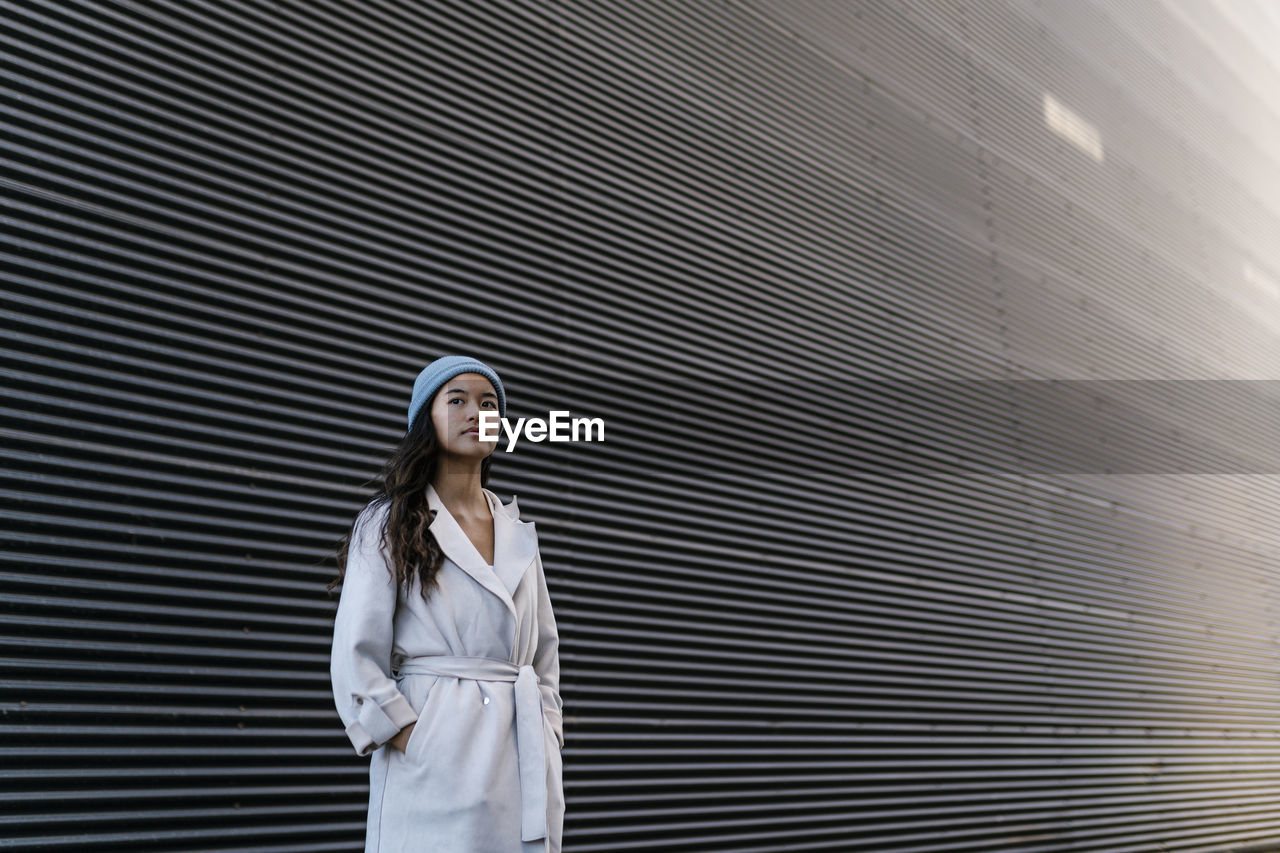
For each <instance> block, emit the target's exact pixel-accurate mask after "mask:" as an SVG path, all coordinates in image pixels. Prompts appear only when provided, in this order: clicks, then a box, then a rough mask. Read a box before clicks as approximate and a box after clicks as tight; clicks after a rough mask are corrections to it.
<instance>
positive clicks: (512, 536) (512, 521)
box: [427, 483, 538, 614]
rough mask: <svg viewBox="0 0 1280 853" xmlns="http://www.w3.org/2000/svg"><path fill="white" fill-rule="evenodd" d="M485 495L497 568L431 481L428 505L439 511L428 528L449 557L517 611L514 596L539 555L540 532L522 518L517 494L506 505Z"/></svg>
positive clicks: (491, 495)
mask: <svg viewBox="0 0 1280 853" xmlns="http://www.w3.org/2000/svg"><path fill="white" fill-rule="evenodd" d="M484 494H485V497H486V498H487V499H488V501H489V509H490V511H491V512H492V513H493V563H494V568H492V569H490V568H489V565H488V564H487V563H486V562H485V561H484V558H483V557H481V556H480V552H479V551H477V550H476V546H475V545H473V544H471V539H470V538H468V537H467V534H466V531H464V530H463V529H462V526H461V525H460V524H458V521H457V519H455V518H454V517H453V515H452V514H450V512H449V508H448V507H446V506H445V505H444V502H443V501H442V500H440V495H439V494H437V493H436V490H435V487H434V486H432V485H431V484H430V483H428V484H427V505H428V506H429V507H430V508H431V509H434V510H435V511H436V517H435V520H434V521H432V522H431V524H430V526H429V527H428V528H427V529H428V530H430V531H431V532H432V533H433V534H434V535H435V537H436V542H437V543H439V545H440V550H442V551H444V554H445V556H446V557H448V558H449V559H450V560H452V561H453V562H455V563H457V565H458V567H459V568H460V569H462V570H463V571H464V572H466V573H467V574H468V575H470V576H471V577H472V578H473V579H474V580H475V581H476V583H478V584H480V585H481V586H482V587H484V588H485V589H487V590H489V591H490V592H492V593H493V594H494V595H496V596H498V597H499V598H501V599H502V600H503V602H504V603H505V604H506V605H507V607H508V609H510V610H511V612H512V613H513V614H514V613H515V610H516V606H515V602H514V600H513V599H512V596H513V595H514V594H515V591H516V587H517V586H519V585H520V579H521V578H522V577H523V576H524V573H525V572H526V571H527V570H528V568H529V567H530V566H531V565H533V562H534V558H535V557H536V556H537V553H538V540H537V534H536V533H535V528H534V524H533V522H531V521H520V509H519V507H518V506H516V499H515V497H512V498H511V503H509V504H507V505H506V506H503V505H502V502H501V501H500V500H498V497H497V495H495V494H494V493H493V492H491V491H489V490H488V489H484Z"/></svg>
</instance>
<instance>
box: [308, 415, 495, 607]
mask: <svg viewBox="0 0 1280 853" xmlns="http://www.w3.org/2000/svg"><path fill="white" fill-rule="evenodd" d="M439 460H440V441H439V439H438V438H437V437H436V428H435V424H434V423H433V422H432V420H431V401H430V400H428V401H427V403H426V405H424V406H423V407H422V409H421V410H420V411H419V413H418V416H417V417H416V418H414V421H413V425H412V426H411V427H410V428H409V431H408V432H407V433H405V436H404V438H402V439H401V440H400V443H399V444H397V445H396V447H395V448H394V449H393V450H392V451H391V455H390V456H389V457H388V458H387V461H386V462H385V463H384V464H383V466H382V470H381V471H380V472H379V473H378V474H377V475H375V476H374V477H373V478H372V479H370V480H368V481H366V483H365V485H366V486H367V485H369V484H370V483H374V484H376V485H377V487H378V488H377V491H376V492H375V493H374V495H373V497H372V498H370V499H369V502H368V504H367V505H366V507H364V508H362V509H361V513H365V512H368V513H369V517H377V515H378V513H377V512H376V510H377V509H379V508H380V507H382V506H383V505H388V506H389V509H388V511H387V512H386V513H383V514H382V518H383V521H382V529H381V530H380V531H378V534H377V535H378V538H377V539H376V540H374V541H377V542H379V543H386V544H387V545H388V546H389V548H388V550H389V552H390V555H391V562H392V564H393V565H394V567H395V568H394V571H393V574H394V575H395V579H396V583H397V584H399V585H400V586H403V587H404V588H405V589H406V590H407V589H408V588H409V586H410V584H411V579H412V577H413V576H414V573H415V571H416V573H417V577H418V581H419V584H420V586H421V591H422V597H423V598H424V599H425V598H427V597H428V595H429V594H430V591H431V589H432V588H433V587H434V586H435V583H436V574H437V573H438V572H439V571H440V564H441V562H442V561H443V560H444V554H443V552H441V550H440V545H439V544H438V543H437V542H436V537H435V534H434V533H432V532H431V531H430V530H428V529H427V526H428V525H430V524H431V522H432V521H434V520H435V512H434V511H433V510H431V509H430V508H429V507H428V506H427V484H428V483H430V482H431V481H432V479H433V478H434V477H435V475H436V468H437V466H438V464H439ZM492 461H493V455H492V454H490V455H489V456H486V457H485V458H484V461H482V462H481V463H480V485H482V486H484V485H487V484H488V482H489V468H490V466H491V463H492ZM352 526H353V527H354V524H353V525H352ZM352 532H353V530H352V529H350V528H349V529H348V530H347V532H346V533H345V534H344V535H343V537H342V538H341V539H339V540H338V542H337V545H336V546H335V557H336V559H337V562H338V576H337V577H336V578H334V579H333V580H331V581H329V585H328V586H327V587H326V589H327V590H328V592H329V593H330V594H331V595H332V593H333V590H334V588H335V587H337V586H339V585H340V584H341V583H342V579H343V577H344V576H345V575H346V572H347V555H348V551H349V549H350V547H351V534H352ZM388 568H390V567H388Z"/></svg>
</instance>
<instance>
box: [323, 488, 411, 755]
mask: <svg viewBox="0 0 1280 853" xmlns="http://www.w3.org/2000/svg"><path fill="white" fill-rule="evenodd" d="M380 528H381V514H379V513H375V512H371V511H370V509H369V507H366V508H365V509H364V510H362V511H361V512H360V514H359V516H357V518H356V520H355V523H354V524H353V525H352V532H351V540H350V545H349V546H348V549H347V568H346V572H345V573H344V575H343V579H342V592H341V594H340V595H339V598H338V612H337V614H336V615H335V617H334V623H333V649H332V652H331V655H330V662H329V675H330V679H331V680H332V682H333V698H334V702H335V703H336V704H337V707H338V716H339V717H341V718H342V722H343V723H344V724H345V725H346V730H347V737H348V738H350V739H351V745H352V746H354V747H355V750H356V752H357V753H358V754H360V755H368V754H369V753H371V752H373V751H374V750H375V749H377V748H378V747H380V746H382V745H383V744H384V743H386V742H387V741H388V740H390V739H391V738H393V737H395V736H396V735H397V734H398V733H399V732H400V730H401V729H402V728H404V727H405V726H407V725H409V723H412V722H414V721H415V720H417V719H418V715H417V713H416V712H415V711H414V710H413V707H412V706H411V705H410V704H409V700H408V699H407V698H405V696H404V694H403V693H401V692H400V689H399V687H397V685H396V682H395V680H394V679H393V678H392V677H391V674H390V673H391V644H392V625H393V619H394V617H395V611H396V583H395V579H394V578H393V577H392V575H391V572H390V570H389V569H388V568H387V561H386V558H385V557H384V550H383V549H382V547H381V545H380V543H379V542H378V541H377V540H378V536H379V533H380Z"/></svg>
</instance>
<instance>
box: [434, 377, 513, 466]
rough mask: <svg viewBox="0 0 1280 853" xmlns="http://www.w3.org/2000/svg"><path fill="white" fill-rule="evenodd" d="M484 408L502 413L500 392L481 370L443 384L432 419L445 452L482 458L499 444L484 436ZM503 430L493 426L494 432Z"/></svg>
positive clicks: (442, 450)
mask: <svg viewBox="0 0 1280 853" xmlns="http://www.w3.org/2000/svg"><path fill="white" fill-rule="evenodd" d="M481 412H493V413H494V414H497V413H498V394H497V392H496V391H494V390H493V383H491V382H490V381H489V380H488V379H486V378H485V377H484V376H482V375H481V374H479V373H459V374H458V375H457V376H455V377H453V378H452V379H450V380H449V381H448V382H446V383H444V385H442V386H441V387H440V390H439V391H437V392H436V396H435V398H434V399H432V401H431V422H432V424H434V425H435V430H436V440H437V441H439V442H440V451H441V453H444V454H447V455H451V456H457V457H462V458H464V459H474V460H476V461H477V462H479V461H481V460H483V459H484V458H485V457H486V456H488V455H489V454H490V453H492V452H493V451H494V450H496V449H497V448H498V442H496V441H481V440H480V413H481ZM490 420H491V421H492V420H493V419H492V418H491V419H490ZM501 433H502V427H501V426H498V428H497V429H494V428H493V427H490V429H489V434H490V435H501Z"/></svg>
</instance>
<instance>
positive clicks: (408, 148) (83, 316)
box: [0, 0, 1280, 853]
mask: <svg viewBox="0 0 1280 853" xmlns="http://www.w3.org/2000/svg"><path fill="white" fill-rule="evenodd" d="M1277 32H1280V26H1278V25H1277V15H1276V12H1275V11H1274V9H1272V8H1271V7H1270V6H1268V5H1267V4H1266V3H1264V2H1262V0H1254V2H1249V0H1241V2H1237V3H1233V4H1227V3H1223V4H1212V5H1211V4H1196V3H1175V2H1164V3H1162V2H1156V0H1106V2H1103V1H1102V0H1097V2H1070V3H1068V2H1031V3H1027V2H1001V1H1000V0H983V2H931V3H914V2H913V3H906V2H895V3H890V2H852V0H848V2H842V0H827V2H800V0H785V2H763V0H733V2H705V3H665V2H652V3H639V2H627V3H619V2H615V3H599V4H597V3H563V2H561V3H538V2H527V3H493V4H489V3H485V4H477V3H466V2H456V3H434V2H433V3H425V4H423V3H412V4H406V3H392V2H362V3H359V4H342V3H335V2H307V3H302V2H279V3H277V2H215V3H203V2H164V0H160V2H154V3H128V2H118V3H117V2H74V0H59V2H42V3H31V2H21V3H13V2H3V0H0V58H2V62H3V64H2V66H0V98H2V99H3V100H2V103H3V114H2V115H0V123H2V126H3V135H2V136H0V184H2V185H3V188H4V193H3V199H4V220H3V221H4V225H5V227H4V228H3V229H2V230H0V241H2V245H0V253H2V255H3V269H4V278H5V286H4V288H3V296H4V303H3V310H4V315H5V328H6V334H5V336H4V344H3V361H2V368H3V375H4V382H3V384H2V387H3V395H4V396H3V406H4V412H5V421H4V427H3V429H4V441H3V456H4V460H5V465H4V466H3V468H4V472H5V476H4V480H3V485H2V488H3V491H4V494H5V497H6V502H5V504H6V509H5V510H4V518H5V519H6V524H5V526H4V527H5V531H6V532H5V540H6V543H7V547H6V548H5V549H4V554H5V557H4V564H3V567H2V568H0V644H2V645H3V649H2V650H0V713H2V714H3V726H2V727H0V735H2V736H3V742H2V743H0V756H2V759H0V760H2V761H3V765H2V766H3V769H2V770H0V802H2V803H3V805H4V810H3V814H2V815H0V847H3V848H4V849H6V850H86V851H90V850H92V851H103V850H129V851H156V850H201V851H212V850H237V851H239V850H243V851H249V850H253V851H328V850H333V851H338V850H342V851H352V850H358V849H360V847H361V842H362V839H363V833H364V810H365V797H366V792H367V789H366V779H367V775H366V766H367V764H366V762H365V761H364V760H361V759H358V758H356V757H355V756H354V754H353V753H352V751H351V750H350V746H349V744H348V743H347V742H346V740H345V738H344V736H343V733H342V730H341V726H340V723H339V721H338V720H337V716H336V712H335V710H334V708H333V707H332V699H331V696H330V693H329V686H328V671H327V661H328V642H329V630H330V625H331V619H332V610H333V602H332V601H329V600H327V599H326V597H325V595H324V593H323V586H324V584H325V582H326V581H327V580H328V579H329V577H330V576H331V570H330V566H329V563H328V562H326V561H325V560H326V555H327V554H328V553H329V549H330V547H331V545H332V544H333V543H334V542H335V541H336V538H337V537H338V536H339V535H341V533H342V532H343V531H344V530H345V528H346V526H347V525H348V524H349V523H350V520H351V518H352V515H353V513H354V511H355V510H356V509H357V508H358V507H359V506H360V505H361V504H362V502H363V495H364V494H365V493H364V492H363V490H362V484H363V483H364V482H365V480H366V478H367V477H369V476H370V475H371V474H372V473H373V472H374V471H375V470H376V468H377V466H378V464H379V463H380V462H381V460H382V459H383V458H384V456H385V453H386V452H387V450H388V449H389V447H390V445H391V443H392V442H393V441H394V439H395V438H396V437H397V435H398V433H399V431H400V430H402V429H403V427H402V416H403V408H404V405H405V404H406V402H407V399H408V393H409V389H410V385H411V383H412V378H413V376H414V375H415V373H416V371H417V370H418V368H420V367H421V365H422V364H423V363H425V361H426V360H429V359H430V358H433V357H435V356H436V355H438V354H440V353H442V352H447V351H455V350H462V351H471V352H475V353H476V354H477V355H480V356H481V357H482V358H485V360H487V361H489V362H490V363H491V364H494V365H495V366H496V367H497V368H498V369H499V370H500V371H501V372H502V373H503V376H504V381H505V382H506V384H507V385H508V388H509V389H510V392H511V397H512V414H513V415H516V416H520V415H526V416H527V415H540V414H544V413H545V412H546V411H547V410H549V409H568V410H570V411H572V412H573V413H574V414H580V415H587V416H599V417H603V418H604V419H605V422H606V441H605V443H604V444H598V445H568V446H564V445H549V444H543V445H533V444H524V445H522V446H520V447H518V448H517V452H515V453H513V454H511V455H510V457H504V458H502V459H501V460H499V461H498V463H497V465H496V466H495V471H496V479H495V480H494V482H493V483H492V484H491V485H492V486H493V487H494V488H495V489H496V490H498V491H499V492H500V493H503V494H505V495H510V494H512V493H515V494H519V495H520V498H521V506H522V508H523V509H524V512H525V515H526V517H528V518H531V519H533V520H536V521H537V523H538V525H539V531H540V534H541V542H542V548H543V557H544V561H545V563H546V566H547V571H548V577H549V583H550V585H551V588H552V596H553V598H554V600H555V603H556V607H557V614H558V618H559V623H560V627H561V632H562V651H563V658H562V664H563V669H564V682H563V693H564V697H565V702H566V708H565V711H566V739H567V743H566V747H565V752H564V757H565V766H566V793H567V797H568V816H567V823H566V843H565V849H566V850H573V851H627V850H634V851H640V850H644V851H654V850H693V851H781V850H787V851H795V850H830V851H904V852H905V851H985V850H1009V851H1020V853H1028V852H1029V851H1067V850H1070V851H1108V852H1109V853H1118V851H1130V850H1132V851H1156V850H1161V851H1173V850H1177V851H1211V850H1212V851H1223V850H1238V849H1244V848H1247V847H1251V848H1253V849H1266V848H1267V844H1268V843H1269V842H1270V843H1274V844H1275V845H1276V846H1277V847H1280V809H1277V805H1278V801H1280V671H1278V667H1280V649H1278V645H1280V635H1278V634H1277V612H1276V605H1277V601H1276V581H1277V572H1276V568H1275V567H1276V565H1277V553H1278V550H1280V548H1278V546H1280V529H1278V527H1277V523H1276V518H1277V515H1276V511H1277V507H1278V505H1280V501H1278V500H1277V498H1278V494H1277V488H1276V483H1275V477H1274V476H1271V475H1274V474H1275V473H1276V472H1275V471H1266V472H1263V473H1264V475H1262V476H1257V475H1255V476H1236V475H1232V476H1228V475H1226V474H1222V473H1214V471H1213V468H1212V465H1210V466H1209V467H1208V468H1205V467H1203V466H1202V467H1200V468H1198V469H1195V470H1198V471H1200V472H1201V473H1199V474H1196V475H1194V476H1191V475H1176V474H1175V473H1174V472H1175V471H1177V470H1180V468H1179V465H1180V463H1181V462H1184V461H1189V460H1192V457H1193V456H1195V454H1196V453H1197V452H1198V451H1197V450H1196V448H1197V447H1198V446H1199V445H1198V444H1197V443H1196V442H1195V441H1194V440H1192V441H1190V442H1189V443H1188V445H1187V446H1186V448H1185V449H1183V448H1181V446H1173V445H1168V444H1163V443H1160V442H1159V441H1157V445H1158V446H1159V447H1161V448H1163V449H1164V450H1165V453H1164V455H1163V456H1160V455H1159V454H1157V461H1156V462H1153V463H1151V464H1150V465H1148V466H1147V467H1145V468H1142V469H1141V470H1136V471H1134V472H1131V473H1129V474H1125V475H1115V474H1111V475H1108V474H1106V473H1105V471H1104V470H1103V468H1102V467H1101V465H1100V463H1097V462H1096V459H1101V458H1103V457H1105V456H1106V454H1105V452H1104V450H1105V448H1103V447H1102V442H1101V440H1097V439H1096V438H1095V436H1094V434H1093V433H1089V432H1081V435H1080V441H1081V443H1082V446H1083V447H1084V450H1083V451H1082V453H1083V454H1084V455H1083V456H1081V457H1076V458H1074V459H1073V460H1070V462H1069V464H1065V463H1063V461H1062V460H1059V464H1065V467H1064V470H1062V471H1061V472H1059V473H1055V472H1054V471H1053V470H1050V471H1049V472H1048V473H1044V472H1043V471H1042V472H1040V473H1038V474H1030V473H1028V472H1027V470H1026V469H1025V468H1023V467H1020V466H1019V465H1016V464H1010V463H1009V454H1008V451H1009V446H1008V445H1002V444H1001V443H1000V442H995V441H993V440H992V439H991V436H992V435H994V434H995V432H998V431H999V430H1000V429H1006V430H1007V429H1012V435H1013V436H1014V439H1015V440H1016V439H1021V440H1024V441H1025V442H1026V444H1027V446H1035V445H1037V444H1039V445H1040V446H1042V447H1043V446H1045V439H1046V437H1049V438H1052V437H1054V436H1056V435H1059V434H1060V433H1058V432H1055V430H1060V428H1061V424H1054V423H1052V422H1051V419H1048V418H1046V417H1041V416H1039V415H1038V414H1037V413H1036V412H1027V411H1020V412H1013V413H1012V414H1011V412H1010V411H1001V410H1000V407H999V405H998V404H996V405H993V404H992V403H991V402H990V400H987V401H985V402H983V403H981V404H976V403H975V402H974V398H973V397H972V392H973V389H974V387H975V386H972V385H968V384H965V383H959V382H934V383H931V384H923V385H922V384H918V383H908V382H900V381H892V380H906V379H912V380H947V379H960V378H965V379H983V380H1047V379H1052V378H1057V379H1075V380H1101V379H1134V380H1152V379H1180V380H1228V379H1231V380H1263V379H1267V378H1268V377H1269V376H1270V375H1271V374H1274V373H1275V370H1276V368H1277V366H1278V365H1280V360H1278V356H1280V351H1278V346H1277V344H1278V343H1280V334H1278V330H1280V283H1278V282H1280V241H1277V239H1276V238H1277V236H1278V235H1280V227H1278V219H1280V171H1278V168H1277V157H1276V153H1275V152H1276V150H1277V149H1276V144H1275V143H1276V141H1277V140H1278V139H1280V133H1278V130H1280V108H1278V101H1277V96H1276V93H1277V91H1280V89H1278V88H1277V83H1280V70H1277V65H1276V62H1275V60H1274V51H1273V49H1272V47H1271V45H1273V44H1274V42H1273V41H1272V40H1271V39H1273V38H1274V37H1275V35H1276V33H1277ZM1141 385H1142V383H1139V386H1141ZM1213 386H1214V383H1213V382H1199V383H1197V382H1187V383H1183V384H1181V385H1179V388H1180V391H1179V392H1178V393H1179V394H1181V395H1182V396H1183V397H1184V398H1185V399H1186V400H1188V401H1190V402H1189V404H1188V405H1190V406H1191V407H1192V409H1195V408H1196V403H1197V401H1199V402H1200V403H1201V404H1202V405H1200V406H1199V408H1200V409H1201V410H1206V409H1210V408H1221V407H1220V406H1218V407H1213V406H1208V405H1205V401H1209V400H1214V399H1219V398H1218V397H1214V396H1213V394H1212V393H1211V389H1212V387H1213ZM983 387H985V388H988V389H990V388H994V389H995V399H996V400H997V401H999V400H1000V399H1002V398H1001V396H1000V395H1001V394H1002V393H1006V392H1007V391H1008V390H1009V389H1010V388H1013V387H1014V386H1002V385H998V384H997V385H991V386H983ZM1250 387H1251V388H1252V387H1254V386H1250ZM1251 393H1252V392H1251ZM1267 393H1268V392H1267V391H1266V389H1265V388H1261V390H1258V391H1257V392H1256V394H1261V395H1262V398H1263V400H1264V402H1265V400H1266V399H1267V398H1266V395H1267ZM1198 394H1203V395H1205V396H1197V395H1198ZM1255 396H1256V395H1255ZM1005 399H1011V398H1008V397H1007V398H1005ZM1263 408H1264V409H1265V406H1264V407H1263ZM1221 414H1225V415H1230V414H1231V413H1229V412H1226V413H1221ZM1011 424H1012V426H1010V425H1011ZM1264 425H1265V424H1264ZM1193 427H1194V425H1193ZM993 431H994V432H993ZM1192 432H1193V433H1194V429H1193V430H1192ZM1192 438H1193V439H1194V435H1193V436H1192ZM1273 440H1274V432H1268V431H1266V430H1263V429H1257V430H1246V431H1245V432H1243V433H1241V434H1238V435H1237V438H1236V439H1235V445H1234V446H1232V447H1229V448H1227V449H1228V450H1235V451H1239V452H1240V453H1243V454H1245V455H1248V453H1249V451H1250V447H1249V445H1250V444H1251V443H1252V442H1254V441H1256V442H1268V441H1273ZM1090 447H1093V448H1094V449H1096V450H1098V452H1099V456H1098V457H1096V458H1095V457H1094V456H1093V455H1092V454H1091V453H1090ZM926 451H927V452H926ZM1181 470H1191V469H1189V468H1185V467H1184V468H1181Z"/></svg>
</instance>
